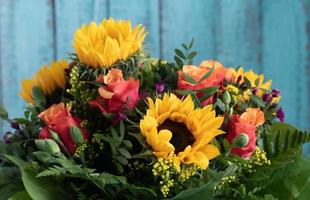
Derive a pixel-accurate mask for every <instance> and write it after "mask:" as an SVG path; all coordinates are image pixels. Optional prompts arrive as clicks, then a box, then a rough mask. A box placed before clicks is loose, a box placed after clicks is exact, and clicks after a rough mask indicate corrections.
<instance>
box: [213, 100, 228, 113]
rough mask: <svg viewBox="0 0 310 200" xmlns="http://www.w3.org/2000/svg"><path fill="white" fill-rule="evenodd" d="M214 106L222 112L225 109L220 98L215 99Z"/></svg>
mask: <svg viewBox="0 0 310 200" xmlns="http://www.w3.org/2000/svg"><path fill="white" fill-rule="evenodd" d="M214 106H217V107H218V108H219V109H220V110H221V111H223V112H225V110H226V108H225V104H224V103H223V101H222V100H221V99H217V100H216V102H215V104H214Z"/></svg>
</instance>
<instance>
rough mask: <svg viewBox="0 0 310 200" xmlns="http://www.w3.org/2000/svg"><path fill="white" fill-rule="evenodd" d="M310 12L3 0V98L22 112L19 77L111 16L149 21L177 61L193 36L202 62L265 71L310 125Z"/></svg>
mask: <svg viewBox="0 0 310 200" xmlns="http://www.w3.org/2000/svg"><path fill="white" fill-rule="evenodd" d="M309 13H310V2H309V0H300V1H292V0H277V1H269V0H252V1H248V0H239V1H235V0H221V1H218V0H195V1H192V0H169V1H166V0H131V1H128V0H66V1H64V0H28V1H23V0H14V1H11V0H0V80H1V81H0V97H1V98H0V103H1V104H3V105H4V106H5V107H7V108H8V110H9V112H10V115H11V116H13V117H16V116H18V115H20V114H21V112H22V106H23V105H24V102H23V101H22V100H21V98H19V97H18V96H17V94H18V91H19V90H20V86H19V84H20V81H21V80H22V79H24V78H27V77H29V78H30V77H31V76H32V74H33V73H35V72H36V70H37V69H38V68H39V67H40V66H41V65H42V64H44V63H49V62H50V61H51V60H53V59H60V58H67V53H68V52H72V51H73V49H72V40H73V35H74V31H75V29H76V28H78V27H80V26H81V24H82V23H89V22H90V21H91V20H94V21H96V22H99V21H101V20H102V19H103V18H106V17H110V16H111V17H114V18H117V19H129V20H131V21H132V23H133V25H136V24H139V23H142V24H144V25H145V26H146V30H147V32H148V33H149V35H148V37H147V39H146V47H147V48H148V49H150V50H151V51H152V55H153V56H154V57H158V56H161V57H162V58H165V59H168V60H170V61H172V60H173V55H174V49H175V48H179V47H180V44H181V43H184V42H189V41H190V40H191V38H193V37H194V38H195V41H196V42H195V46H194V49H195V50H197V51H198V52H199V54H198V56H197V58H196V60H195V63H196V64H198V63H199V62H200V61H201V60H203V59H218V60H219V61H221V62H222V63H223V64H225V65H228V66H229V65H233V66H238V65H243V66H244V67H245V68H246V69H250V68H251V69H254V70H255V71H256V72H259V73H261V72H263V73H264V74H265V75H266V78H267V79H272V80H273V87H274V88H278V89H280V90H281V91H282V96H283V98H282V101H281V105H283V108H284V111H285V112H286V116H287V117H286V118H287V122H289V123H292V124H294V125H296V126H298V127H301V128H304V129H306V128H307V129H309V128H310V122H309V121H310V106H309V101H310V95H309V93H310V78H309V77H310V14H309ZM1 126H2V125H1V123H0V131H1V132H2V130H3V127H2V128H1ZM5 129H7V127H5ZM309 153H310V150H309Z"/></svg>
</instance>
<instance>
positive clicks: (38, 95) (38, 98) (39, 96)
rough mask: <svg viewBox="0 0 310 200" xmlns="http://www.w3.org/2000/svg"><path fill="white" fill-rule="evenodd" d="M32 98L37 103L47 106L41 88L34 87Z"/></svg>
mask: <svg viewBox="0 0 310 200" xmlns="http://www.w3.org/2000/svg"><path fill="white" fill-rule="evenodd" d="M32 96H33V98H34V100H35V102H36V103H38V104H40V105H45V104H46V97H45V94H44V92H43V90H42V89H41V88H39V87H36V86H35V87H33V88H32Z"/></svg>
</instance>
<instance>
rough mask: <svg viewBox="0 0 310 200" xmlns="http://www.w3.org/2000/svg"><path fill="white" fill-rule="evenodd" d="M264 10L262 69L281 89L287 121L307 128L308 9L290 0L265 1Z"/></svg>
mask: <svg viewBox="0 0 310 200" xmlns="http://www.w3.org/2000/svg"><path fill="white" fill-rule="evenodd" d="M308 9H309V8H308ZM263 10H264V17H263V41H264V44H263V66H264V68H263V71H264V73H265V74H266V76H267V77H268V78H271V79H273V81H274V82H273V86H274V87H276V88H279V89H281V91H282V96H283V98H282V101H281V102H282V103H281V104H282V105H283V107H284V111H285V113H286V120H287V122H289V123H292V124H294V125H296V126H298V127H301V128H308V129H309V89H308V86H309V85H308V80H307V79H308V75H309V74H308V71H307V70H308V69H307V68H308V67H309V60H308V59H307V52H309V50H308V51H307V49H306V44H307V40H308V39H309V32H308V33H307V27H306V20H307V19H306V15H305V14H306V13H308V12H309V10H307V11H304V9H303V4H302V1H289V0H280V1H264V2H263ZM308 23H309V19H308Z"/></svg>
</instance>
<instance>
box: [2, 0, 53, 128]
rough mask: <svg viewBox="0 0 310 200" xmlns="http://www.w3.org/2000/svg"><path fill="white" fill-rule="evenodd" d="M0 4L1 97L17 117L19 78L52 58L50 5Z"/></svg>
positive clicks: (20, 103)
mask: <svg viewBox="0 0 310 200" xmlns="http://www.w3.org/2000/svg"><path fill="white" fill-rule="evenodd" d="M0 3H1V6H0V15H1V18H0V20H1V21H0V27H1V28H0V29H1V31H0V32H1V35H0V37H1V39H0V41H1V44H0V52H1V59H0V60H1V64H0V66H1V97H2V98H1V99H2V104H3V105H4V106H5V107H6V108H8V110H9V113H10V116H13V117H16V116H18V115H21V114H22V108H23V106H24V102H23V100H22V99H21V98H20V97H19V96H18V93H19V91H20V82H21V80H22V79H25V78H27V77H29V78H30V77H31V76H32V74H33V73H34V72H35V71H36V70H37V69H39V68H40V66H41V65H42V64H43V63H47V62H50V61H51V60H52V59H53V19H52V5H51V2H50V1H48V0H43V1H37V0H30V1H23V0H15V1H8V0H1V1H0ZM5 127H6V128H7V126H5Z"/></svg>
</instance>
